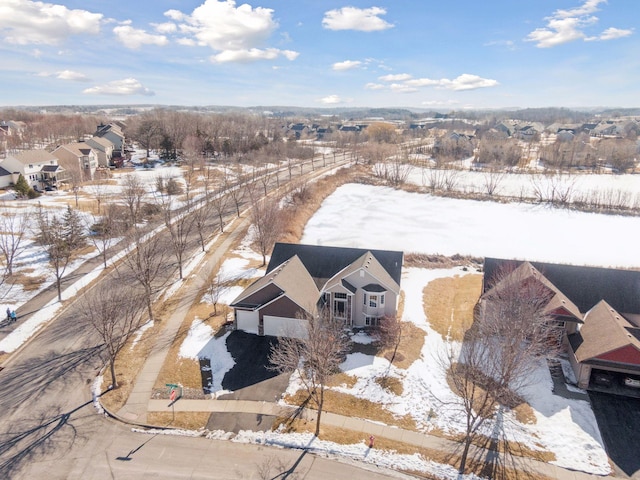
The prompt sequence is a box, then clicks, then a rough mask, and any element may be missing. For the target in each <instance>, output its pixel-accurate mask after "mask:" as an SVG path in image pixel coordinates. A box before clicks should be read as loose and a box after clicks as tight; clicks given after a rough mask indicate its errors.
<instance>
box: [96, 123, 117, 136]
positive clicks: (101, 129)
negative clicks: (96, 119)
mask: <svg viewBox="0 0 640 480" xmlns="http://www.w3.org/2000/svg"><path fill="white" fill-rule="evenodd" d="M109 132H112V133H114V134H116V135H118V136H119V137H122V138H124V134H123V133H122V130H120V127H118V126H117V125H114V124H113V123H109V124H108V125H98V128H96V133H95V134H94V135H95V136H97V137H102V136H103V135H106V134H107V133H109Z"/></svg>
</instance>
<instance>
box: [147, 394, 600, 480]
mask: <svg viewBox="0 0 640 480" xmlns="http://www.w3.org/2000/svg"><path fill="white" fill-rule="evenodd" d="M148 410H149V411H150V412H168V413H171V412H210V413H216V412H220V413H249V414H256V415H273V416H283V415H287V414H289V413H291V412H293V411H294V410H295V407H288V406H282V405H278V404H276V403H271V402H256V401H249V400H214V399H212V400H187V399H179V400H177V401H176V402H175V403H174V404H173V405H171V403H170V402H169V400H166V399H164V400H149V402H148ZM301 418H304V419H305V420H308V421H310V422H315V420H316V411H315V410H309V409H304V410H303V412H302V415H301ZM321 423H322V424H323V425H330V426H333V427H339V428H344V429H346V430H351V431H354V432H361V433H362V434H363V438H367V437H368V436H369V435H373V436H375V437H380V438H386V439H389V440H393V441H396V442H402V443H405V444H409V445H413V446H415V447H417V448H425V449H431V450H438V451H441V452H447V453H451V454H453V453H456V452H457V453H459V452H460V451H461V449H462V444H460V443H458V442H454V441H452V440H447V439H446V438H442V437H438V436H434V435H429V434H424V433H420V432H415V431H411V430H405V429H402V428H398V427H394V426H388V425H383V424H381V423H379V422H372V421H370V420H366V419H363V418H357V417H347V416H344V415H338V414H335V413H330V412H323V413H322V421H321ZM487 454H488V451H487V450H484V449H481V448H478V447H472V448H471V451H470V454H469V458H474V457H476V456H486V455H487ZM514 458H515V462H517V466H518V468H519V469H521V470H522V471H523V472H526V473H528V474H531V475H533V477H534V478H535V476H536V475H544V476H545V477H547V478H555V479H559V480H593V479H596V478H599V479H601V478H603V477H601V476H598V475H591V474H588V473H583V472H577V471H572V470H567V469H565V468H562V467H558V466H555V465H551V464H548V463H544V462H541V461H538V460H534V459H531V458H525V457H514Z"/></svg>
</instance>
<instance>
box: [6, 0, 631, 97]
mask: <svg viewBox="0 0 640 480" xmlns="http://www.w3.org/2000/svg"><path fill="white" fill-rule="evenodd" d="M248 1H249V2H250V3H242V2H235V1H233V0H226V1H220V0H195V1H192V0H127V1H124V0H110V1H109V2H105V1H103V0H59V1H57V2H56V1H54V2H52V3H49V2H47V1H37V2H36V1H31V0H0V71H1V72H2V88H0V105H5V106H9V105H62V104H80V105H84V104H140V103H152V104H160V105H169V104H172V105H237V106H255V105H281V106H306V107H322V106H327V107H329V106H333V107H336V106H337V107H419V108H434V109H438V108H453V109H462V108H503V107H523V108H524V107H547V106H563V107H569V108H578V107H590V106H610V107H640V54H639V53H640V48H639V47H640V41H639V36H638V35H639V34H640V32H639V31H638V28H637V24H638V22H640V2H639V1H638V0H535V1H530V2H514V1H513V0H495V1H494V0H492V1H486V2H481V1H477V0H473V1H470V0H458V1H455V2H453V1H443V0H437V1H436V0H381V1H378V0H371V1H361V0H343V1H335V0H322V1H318V0H296V1H293V0H248Z"/></svg>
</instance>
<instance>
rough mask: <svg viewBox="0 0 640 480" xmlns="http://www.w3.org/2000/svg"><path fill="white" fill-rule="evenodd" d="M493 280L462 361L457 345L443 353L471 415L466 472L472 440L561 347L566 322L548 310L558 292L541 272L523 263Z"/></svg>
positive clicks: (513, 402) (468, 417)
mask: <svg viewBox="0 0 640 480" xmlns="http://www.w3.org/2000/svg"><path fill="white" fill-rule="evenodd" d="M490 281H491V282H492V285H493V286H492V288H490V289H489V290H487V291H486V292H485V293H484V294H483V296H482V297H481V300H480V304H479V308H478V312H477V316H476V319H475V321H474V324H473V325H472V327H471V328H470V329H469V330H468V331H467V332H466V334H465V339H464V342H463V345H462V348H461V351H460V354H459V357H458V359H457V362H456V361H455V359H454V355H453V352H451V351H450V352H448V355H447V359H446V360H442V359H441V364H442V365H443V367H444V368H445V370H446V371H447V375H448V380H449V382H450V384H451V385H452V386H453V389H454V391H455V393H456V394H457V396H458V398H459V399H460V405H461V407H462V410H463V412H464V415H465V418H466V432H465V439H464V449H463V453H462V458H461V462H460V469H459V471H460V473H463V472H464V469H465V466H466V460H467V454H468V452H469V447H470V445H471V444H472V442H473V440H474V439H475V438H476V436H477V434H478V432H479V430H480V428H481V427H482V426H483V425H484V424H485V423H486V422H489V421H492V419H494V417H495V415H496V407H498V406H507V407H513V406H515V405H517V403H519V401H520V399H519V391H521V389H522V388H523V387H524V386H526V385H527V384H528V382H529V381H530V379H531V378H533V373H534V371H535V370H536V369H537V368H538V362H539V360H541V359H544V358H549V357H555V356H556V355H557V354H558V353H559V351H560V349H561V343H560V341H559V339H560V335H561V332H562V329H561V326H560V324H559V323H557V322H556V321H555V319H554V317H553V316H552V315H550V314H549V313H548V306H549V302H550V301H551V299H552V298H553V296H554V295H555V294H556V292H554V290H553V288H552V286H551V285H550V284H548V283H547V282H546V281H545V280H544V278H543V277H542V276H541V274H540V272H538V271H537V270H535V269H534V268H533V267H532V266H531V265H530V264H528V263H523V264H521V265H520V266H519V267H518V268H513V267H505V268H503V269H501V270H499V271H498V272H497V273H496V276H495V278H493V279H490Z"/></svg>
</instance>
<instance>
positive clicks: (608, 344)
mask: <svg viewBox="0 0 640 480" xmlns="http://www.w3.org/2000/svg"><path fill="white" fill-rule="evenodd" d="M570 340H571V345H572V348H573V349H574V352H575V354H576V358H577V360H578V361H579V362H584V361H588V360H595V359H597V358H598V357H605V358H603V359H604V360H606V357H607V354H610V353H613V352H616V351H620V350H622V349H629V350H630V351H631V352H632V353H633V352H635V353H636V355H637V357H638V358H640V329H639V328H637V327H636V326H635V325H633V324H631V323H630V322H629V321H627V319H625V318H624V317H623V316H622V315H620V314H619V313H618V312H617V311H616V310H615V309H613V308H612V307H611V305H609V304H608V303H607V302H605V301H604V300H602V301H600V302H598V304H597V305H596V306H594V307H593V308H592V309H591V310H589V311H588V312H587V314H586V315H585V317H584V325H583V326H582V327H581V328H580V330H579V333H576V334H574V335H572V338H570Z"/></svg>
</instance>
